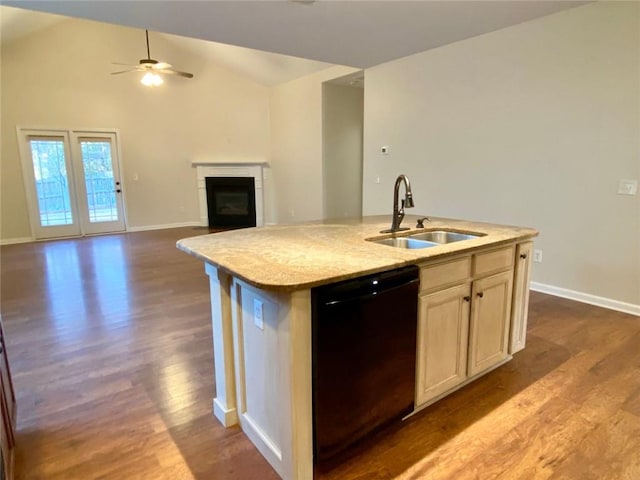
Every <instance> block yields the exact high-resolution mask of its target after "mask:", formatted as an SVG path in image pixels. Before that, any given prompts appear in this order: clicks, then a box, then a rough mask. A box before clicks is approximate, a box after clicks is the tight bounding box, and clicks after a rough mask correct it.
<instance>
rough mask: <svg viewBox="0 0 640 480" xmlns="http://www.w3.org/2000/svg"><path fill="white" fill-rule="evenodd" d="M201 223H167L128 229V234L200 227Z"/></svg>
mask: <svg viewBox="0 0 640 480" xmlns="http://www.w3.org/2000/svg"><path fill="white" fill-rule="evenodd" d="M199 226H200V222H197V221H195V222H181V223H165V224H164V225H143V226H142V227H128V228H127V232H146V231H148V230H165V229H167V228H180V227H199Z"/></svg>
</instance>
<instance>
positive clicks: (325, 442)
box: [312, 266, 419, 465]
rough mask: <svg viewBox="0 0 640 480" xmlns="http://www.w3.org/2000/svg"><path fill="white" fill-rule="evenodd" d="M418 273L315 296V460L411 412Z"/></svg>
mask: <svg viewBox="0 0 640 480" xmlns="http://www.w3.org/2000/svg"><path fill="white" fill-rule="evenodd" d="M418 285H419V274H418V267H415V266H413V267H405V268H402V269H398V270H392V271H388V272H382V273H379V274H375V275H369V276H366V277H359V278H357V279H354V280H348V281H344V282H339V283H334V284H331V285H326V286H322V287H317V288H314V289H313V290H312V300H313V329H312V332H313V339H312V340H313V432H314V462H315V463H316V464H318V465H321V464H322V463H323V462H325V461H327V460H330V459H332V458H334V457H335V456H336V455H337V454H340V453H343V452H344V451H345V450H346V449H347V448H348V447H349V446H351V445H352V444H354V443H355V442H357V441H358V440H360V439H362V438H363V437H365V436H366V435H368V434H370V433H372V432H373V431H376V430H379V429H381V428H384V427H385V426H387V425H389V424H391V423H393V422H396V421H399V420H400V419H401V418H402V417H404V416H406V415H408V414H409V413H411V412H412V411H413V408H414V393H415V365H416V332H417V323H418V320H417V317H418Z"/></svg>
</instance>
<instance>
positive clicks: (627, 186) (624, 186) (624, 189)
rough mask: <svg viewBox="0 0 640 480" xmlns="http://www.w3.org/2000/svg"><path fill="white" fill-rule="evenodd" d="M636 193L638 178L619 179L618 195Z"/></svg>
mask: <svg viewBox="0 0 640 480" xmlns="http://www.w3.org/2000/svg"><path fill="white" fill-rule="evenodd" d="M636 193H638V180H625V179H623V180H619V181H618V195H635V194H636Z"/></svg>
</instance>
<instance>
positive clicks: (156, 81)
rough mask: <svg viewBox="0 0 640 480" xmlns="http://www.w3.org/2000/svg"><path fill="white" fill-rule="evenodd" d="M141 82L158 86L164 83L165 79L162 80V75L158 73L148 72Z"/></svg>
mask: <svg viewBox="0 0 640 480" xmlns="http://www.w3.org/2000/svg"><path fill="white" fill-rule="evenodd" d="M140 83H142V84H143V85H144V86H146V87H158V86H160V85H162V84H163V83H164V81H163V80H162V77H161V76H160V75H158V74H157V73H154V72H147V73H145V74H144V75H143V77H142V79H141V80H140Z"/></svg>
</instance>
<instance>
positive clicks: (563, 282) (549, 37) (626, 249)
mask: <svg viewBox="0 0 640 480" xmlns="http://www.w3.org/2000/svg"><path fill="white" fill-rule="evenodd" d="M639 10H640V4H638V3H634V2H598V3H594V4H589V5H586V6H582V7H578V8H575V9H571V10H567V11H563V12H560V13H557V14H554V15H551V16H548V17H545V18H541V19H538V20H535V21H532V22H528V23H524V24H521V25H518V26H515V27H511V28H507V29H504V30H501V31H497V32H493V33H490V34H486V35H483V36H480V37H476V38H472V39H469V40H465V41H461V42H458V43H455V44H452V45H449V46H445V47H441V48H438V49H435V50H431V51H427V52H423V53H420V54H417V55H413V56H411V57H406V58H404V59H400V60H398V61H394V62H390V63H387V64H384V65H380V66H378V67H375V68H371V69H369V70H367V72H366V78H367V83H366V89H365V137H364V139H365V142H364V144H365V151H364V180H363V181H364V210H365V214H374V213H376V214H377V213H385V214H386V213H390V211H391V200H392V198H391V192H392V188H393V181H394V179H395V177H396V176H397V175H398V174H399V173H405V174H407V175H408V176H409V178H410V179H411V182H412V186H413V193H414V198H415V203H416V208H415V209H413V211H412V212H411V213H417V214H425V215H434V216H445V217H458V218H468V219H475V220H484V221H489V222H498V223H506V224H516V225H527V226H533V227H536V228H538V229H539V230H540V237H539V238H538V239H537V240H536V248H539V249H542V250H543V254H544V255H543V263H541V264H534V270H533V276H534V280H535V281H537V282H540V283H543V284H548V285H553V286H555V287H562V288H566V289H571V290H575V291H578V292H583V293H586V294H590V295H597V296H601V297H606V298H609V299H614V300H617V301H619V302H627V303H631V304H635V305H640V197H638V196H635V197H634V196H622V195H617V194H616V191H617V182H618V180H619V179H622V178H631V179H638V178H639V177H640V73H639V70H640V66H639V65H640V18H639V17H640V13H639ZM381 145H389V146H390V148H391V151H390V154H389V155H388V156H382V155H380V153H379V148H380V146H381ZM377 175H379V176H380V178H381V183H380V184H379V185H378V184H376V183H375V179H376V176H377Z"/></svg>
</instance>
